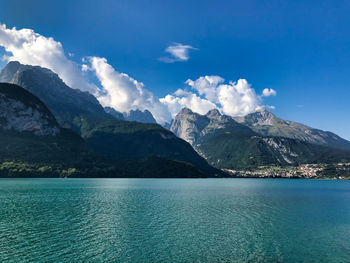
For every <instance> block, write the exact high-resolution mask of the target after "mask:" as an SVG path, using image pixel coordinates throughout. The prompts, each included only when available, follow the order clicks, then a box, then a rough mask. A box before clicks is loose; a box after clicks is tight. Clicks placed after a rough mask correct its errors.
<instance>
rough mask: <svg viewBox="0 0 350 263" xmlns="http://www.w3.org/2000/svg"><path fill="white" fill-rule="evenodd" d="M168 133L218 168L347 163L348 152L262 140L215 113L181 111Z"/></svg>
mask: <svg viewBox="0 0 350 263" xmlns="http://www.w3.org/2000/svg"><path fill="white" fill-rule="evenodd" d="M170 130H171V131H173V132H174V133H175V134H176V135H178V136H179V137H180V138H183V139H184V140H186V141H188V142H189V143H191V144H192V146H193V147H194V148H195V149H196V150H197V151H198V152H200V153H201V154H202V156H204V157H205V158H206V159H207V160H208V161H209V163H210V164H212V165H214V166H216V167H219V168H231V169H247V168H254V167H257V166H261V165H298V164H300V163H315V162H338V161H340V160H350V152H346V151H341V150H335V149H331V148H327V147H324V146H320V145H315V144H311V143H308V142H304V141H301V140H297V139H290V138H284V137H277V136H262V135H260V134H258V133H256V132H255V131H253V130H252V129H251V128H250V127H248V126H246V125H243V124H240V123H238V122H236V121H235V120H234V119H233V118H232V117H230V116H226V115H221V114H220V112H219V111H218V110H211V111H209V112H208V113H207V114H206V115H200V114H198V113H194V112H192V111H191V110H189V109H187V108H184V109H182V110H181V111H180V112H179V114H178V115H177V116H176V117H175V119H174V121H173V122H172V125H171V128H170Z"/></svg>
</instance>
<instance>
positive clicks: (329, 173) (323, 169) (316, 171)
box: [224, 163, 350, 180]
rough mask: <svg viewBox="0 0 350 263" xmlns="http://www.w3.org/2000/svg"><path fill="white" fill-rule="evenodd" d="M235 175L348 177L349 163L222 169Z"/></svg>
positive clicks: (308, 177)
mask: <svg viewBox="0 0 350 263" xmlns="http://www.w3.org/2000/svg"><path fill="white" fill-rule="evenodd" d="M224 171H225V172H227V173H229V174H231V175H232V176H236V177H247V178H249V177H252V178H307V179H348V180H349V179H350V163H336V164H302V165H299V166H286V167H278V166H260V167H258V168H257V169H254V170H232V169H224Z"/></svg>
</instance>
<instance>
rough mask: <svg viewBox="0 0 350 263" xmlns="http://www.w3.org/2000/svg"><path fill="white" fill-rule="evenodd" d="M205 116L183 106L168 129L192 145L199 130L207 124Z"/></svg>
mask: <svg viewBox="0 0 350 263" xmlns="http://www.w3.org/2000/svg"><path fill="white" fill-rule="evenodd" d="M209 122H210V119H209V118H208V117H207V116H203V115H200V114H198V113H194V112H192V111H191V110H190V109H188V108H183V109H182V110H181V111H180V112H179V113H178V114H177V115H176V117H175V119H174V120H173V122H172V124H171V127H170V131H172V132H173V133H175V134H176V135H177V136H178V137H180V138H181V139H184V140H185V141H187V142H188V143H190V144H191V145H194V144H195V142H196V140H197V139H198V137H199V136H200V133H201V131H202V130H203V129H204V128H205V127H206V126H207V125H208V124H209Z"/></svg>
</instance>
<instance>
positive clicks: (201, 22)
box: [0, 0, 350, 139]
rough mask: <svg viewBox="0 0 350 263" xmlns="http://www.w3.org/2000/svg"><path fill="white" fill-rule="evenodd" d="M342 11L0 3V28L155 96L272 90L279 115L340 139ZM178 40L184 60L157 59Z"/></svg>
mask: <svg viewBox="0 0 350 263" xmlns="http://www.w3.org/2000/svg"><path fill="white" fill-rule="evenodd" d="M349 13H350V3H349V2H347V1H317V4H315V1H86V0H85V1H30V3H29V1H16V0H11V1H6V0H5V1H1V3H0V23H3V24H6V26H7V28H12V27H16V28H17V29H21V28H29V29H32V30H34V31H35V32H36V33H38V34H40V35H42V36H45V37H53V38H54V40H55V41H59V42H60V43H62V45H63V48H64V51H65V52H66V54H68V53H72V54H74V56H72V57H69V56H68V55H67V57H68V58H69V59H70V60H73V61H75V62H76V63H82V62H81V59H82V58H84V57H88V56H93V57H99V58H106V59H107V61H108V64H109V65H111V66H112V67H113V68H114V70H116V71H118V72H123V73H126V74H128V75H129V76H130V77H132V78H133V79H134V80H137V81H138V82H142V83H143V84H144V88H146V89H147V90H148V91H150V92H152V93H153V94H154V95H155V96H157V97H159V98H162V97H165V96H166V95H168V94H172V93H173V92H175V91H176V90H178V89H187V90H191V87H189V85H187V84H185V81H186V80H188V79H191V80H197V79H198V78H200V77H202V76H220V77H221V78H223V79H225V83H226V84H227V83H228V82H229V81H237V80H238V79H246V80H247V81H248V82H249V83H250V84H251V85H252V86H251V88H253V89H255V91H256V93H257V94H258V95H259V94H261V93H262V91H263V90H264V89H266V88H267V89H273V90H275V91H277V95H276V96H269V97H264V98H263V104H264V105H273V106H275V110H273V112H274V113H275V114H276V115H277V116H280V117H282V118H285V119H289V120H293V121H298V122H302V123H305V124H307V125H310V126H312V127H316V128H320V129H324V130H330V131H333V132H335V133H337V134H339V135H341V136H343V137H345V138H347V139H350V114H349V113H350V106H349V100H350V88H349V87H350V67H349V65H350V34H349V28H350V16H349V15H348V14H349ZM176 43H181V44H182V45H188V46H191V47H194V48H195V49H189V50H188V52H189V53H188V56H189V58H188V60H186V61H173V63H165V62H164V61H163V60H162V59H160V58H163V57H165V56H170V54H169V53H167V52H165V49H166V48H167V47H169V46H172V45H173V46H174V45H176ZM0 52H2V53H4V52H3V49H1V51H0ZM96 63H97V62H96ZM4 64H5V62H4V61H2V62H0V67H2V66H4ZM102 66H104V65H101V67H102ZM104 69H105V67H104ZM95 71H96V75H98V71H97V70H96V69H95ZM111 74H112V73H111ZM111 74H110V75H108V76H111V77H112V78H113V75H111ZM88 78H89V79H93V78H95V77H93V76H89V77H88ZM101 78H103V76H100V80H101ZM94 81H95V82H96V83H97V84H98V80H96V79H95V80H94Z"/></svg>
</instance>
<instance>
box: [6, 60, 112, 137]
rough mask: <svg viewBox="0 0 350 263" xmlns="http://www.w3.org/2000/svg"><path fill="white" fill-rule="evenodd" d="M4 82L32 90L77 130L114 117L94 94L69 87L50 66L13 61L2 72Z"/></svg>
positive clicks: (65, 122) (68, 125) (55, 113)
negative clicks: (88, 124) (44, 66)
mask: <svg viewBox="0 0 350 263" xmlns="http://www.w3.org/2000/svg"><path fill="white" fill-rule="evenodd" d="M0 82H8V83H13V84H17V85H19V86H21V87H23V88H24V89H26V90H28V91H29V92H31V93H32V94H34V95H35V96H37V97H38V98H39V99H40V100H42V101H43V102H44V103H45V104H46V106H47V107H48V108H49V109H50V110H51V111H52V113H53V114H54V115H55V117H56V119H57V121H58V122H59V123H60V125H62V126H63V127H67V128H72V129H73V130H75V131H77V132H80V130H81V128H82V127H83V126H86V125H87V123H92V122H93V123H97V122H99V121H102V120H109V119H112V117H111V116H110V115H109V114H107V113H106V112H105V111H104V109H103V107H102V106H101V105H100V103H99V102H98V101H97V99H96V98H95V97H94V96H93V95H91V94H90V93H88V92H83V91H80V90H77V89H72V88H70V87H68V86H67V85H66V84H65V83H64V82H63V81H62V80H61V79H60V77H59V76H58V75H57V74H55V73H54V72H52V71H51V70H49V69H46V68H42V67H39V66H30V65H22V64H20V63H19V62H16V61H13V62H9V63H8V64H7V66H6V67H5V68H4V69H3V70H2V71H1V73H0Z"/></svg>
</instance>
